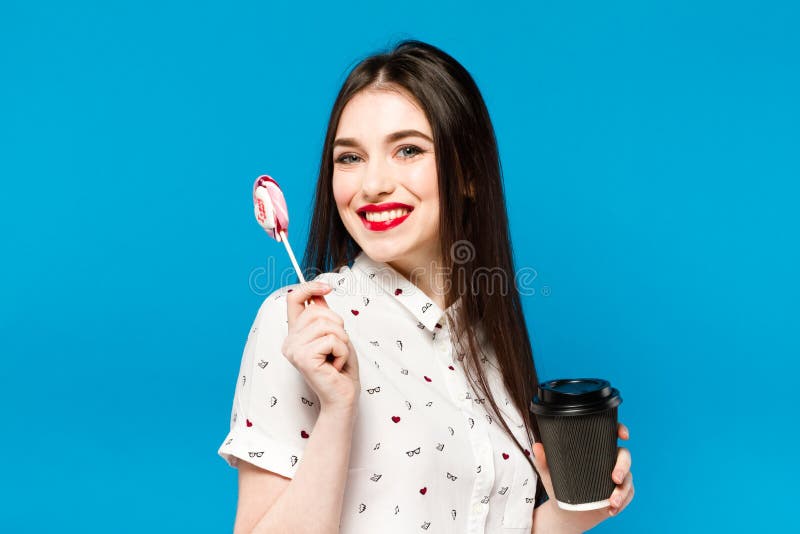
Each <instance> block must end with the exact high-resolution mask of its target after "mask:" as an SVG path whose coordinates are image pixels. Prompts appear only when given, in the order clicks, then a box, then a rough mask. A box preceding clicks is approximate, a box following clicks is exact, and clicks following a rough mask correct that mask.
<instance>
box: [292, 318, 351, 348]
mask: <svg viewBox="0 0 800 534" xmlns="http://www.w3.org/2000/svg"><path fill="white" fill-rule="evenodd" d="M327 334H333V335H335V336H336V337H337V338H339V339H340V340H342V342H343V343H347V342H348V341H350V337H349V336H348V335H347V332H345V331H344V328H342V327H341V326H339V325H338V324H336V323H334V322H332V321H330V320H329V319H327V318H318V319H316V320H315V321H314V322H313V323H311V324H310V325H308V326H307V327H305V328H303V329H301V330H300V332H298V333H297V343H298V344H300V345H306V344H308V343H311V342H312V341H314V340H315V339H317V338H320V337H323V336H325V335H327Z"/></svg>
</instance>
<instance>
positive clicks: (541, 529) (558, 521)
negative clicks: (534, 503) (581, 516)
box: [531, 499, 583, 534]
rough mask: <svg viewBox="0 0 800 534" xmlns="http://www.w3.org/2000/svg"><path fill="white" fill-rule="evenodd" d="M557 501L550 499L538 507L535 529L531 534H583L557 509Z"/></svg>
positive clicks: (534, 522) (534, 513) (535, 514)
mask: <svg viewBox="0 0 800 534" xmlns="http://www.w3.org/2000/svg"><path fill="white" fill-rule="evenodd" d="M557 507H558V505H557V504H556V501H555V499H548V500H547V502H545V503H544V504H543V505H541V506H538V507H536V508H535V509H534V511H533V528H532V529H531V534H553V533H554V532H557V533H559V534H573V533H574V534H582V533H583V531H582V530H580V529H578V528H577V527H574V526H573V525H571V524H570V521H569V520H568V517H569V515H568V514H569V512H567V515H566V516H565V515H563V514H560V513H559V510H557V509H556V508H557Z"/></svg>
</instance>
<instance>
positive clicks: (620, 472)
mask: <svg viewBox="0 0 800 534" xmlns="http://www.w3.org/2000/svg"><path fill="white" fill-rule="evenodd" d="M630 470H631V451H629V450H628V449H626V448H625V447H620V448H619V450H618V451H617V465H615V466H614V471H613V474H612V475H611V478H612V479H614V482H616V483H617V484H622V482H623V481H624V480H625V475H626V474H628V472H629V471H630Z"/></svg>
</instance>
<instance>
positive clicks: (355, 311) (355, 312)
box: [350, 310, 358, 315]
mask: <svg viewBox="0 0 800 534" xmlns="http://www.w3.org/2000/svg"><path fill="white" fill-rule="evenodd" d="M350 313H352V314H353V315H358V310H350Z"/></svg>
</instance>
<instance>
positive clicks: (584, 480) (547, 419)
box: [530, 378, 622, 511]
mask: <svg viewBox="0 0 800 534" xmlns="http://www.w3.org/2000/svg"><path fill="white" fill-rule="evenodd" d="M536 393H537V394H536V396H535V397H534V398H533V401H532V402H531V407H530V410H531V412H532V413H533V414H534V415H535V416H536V422H537V425H538V427H539V432H540V434H541V440H542V443H543V444H544V450H545V451H546V452H547V465H548V466H549V468H550V476H551V478H552V481H553V489H554V490H555V494H556V495H555V498H556V502H557V503H558V506H559V508H562V509H564V510H575V511H582V510H595V509H598V508H605V507H607V506H609V504H610V503H609V497H611V493H612V492H613V491H614V487H615V486H616V484H615V483H614V481H613V480H612V479H611V472H612V471H613V469H614V466H615V465H616V463H617V406H619V404H620V403H621V402H622V397H620V395H619V391H617V390H616V389H614V388H612V387H611V385H610V384H609V383H608V381H607V380H602V379H599V378H572V379H559V380H551V381H549V382H542V383H541V384H539V387H538V388H537V392H536Z"/></svg>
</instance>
